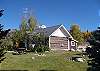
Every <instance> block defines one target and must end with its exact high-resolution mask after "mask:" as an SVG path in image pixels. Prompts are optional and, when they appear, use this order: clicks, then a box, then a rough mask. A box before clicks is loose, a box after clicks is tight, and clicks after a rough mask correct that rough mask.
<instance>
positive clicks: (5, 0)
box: [0, 0, 100, 31]
mask: <svg viewBox="0 0 100 71" xmlns="http://www.w3.org/2000/svg"><path fill="white" fill-rule="evenodd" d="M25 8H28V9H30V10H32V12H33V15H34V16H35V17H36V19H37V21H38V23H39V24H40V25H46V26H47V27H49V26H55V25H59V24H63V25H64V26H65V27H66V29H68V30H69V29H70V27H71V25H72V24H78V25H79V26H80V28H81V30H82V31H86V30H89V31H93V30H96V29H97V27H98V26H99V23H100V0H0V9H4V15H3V16H2V17H1V18H0V23H2V24H3V25H4V29H9V28H10V29H15V28H17V29H18V28H19V25H20V24H21V20H22V16H23V15H24V13H23V11H24V9H25Z"/></svg>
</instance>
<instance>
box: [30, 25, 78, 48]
mask: <svg viewBox="0 0 100 71" xmlns="http://www.w3.org/2000/svg"><path fill="white" fill-rule="evenodd" d="M37 33H43V34H44V35H45V36H47V37H49V40H47V41H49V48H50V49H51V50H76V48H77V41H76V40H75V39H74V38H73V37H72V36H71V34H70V33H69V32H68V30H67V29H66V28H65V27H64V26H63V25H56V26H52V27H45V28H41V27H40V28H37V29H35V30H34V32H33V33H32V34H31V35H34V34H37Z"/></svg>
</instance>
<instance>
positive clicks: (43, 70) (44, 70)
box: [40, 69, 57, 71]
mask: <svg viewBox="0 0 100 71" xmlns="http://www.w3.org/2000/svg"><path fill="white" fill-rule="evenodd" d="M40 71H57V70H46V69H42V70H40Z"/></svg>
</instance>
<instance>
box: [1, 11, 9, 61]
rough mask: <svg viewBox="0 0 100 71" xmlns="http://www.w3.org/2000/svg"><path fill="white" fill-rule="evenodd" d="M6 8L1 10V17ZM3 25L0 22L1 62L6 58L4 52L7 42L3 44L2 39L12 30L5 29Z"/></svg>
mask: <svg viewBox="0 0 100 71" xmlns="http://www.w3.org/2000/svg"><path fill="white" fill-rule="evenodd" d="M3 11H4V10H0V17H1V16H2V15H3V14H2V12H3ZM2 27H3V26H2V25H1V24H0V63H1V61H3V60H4V59H5V57H4V54H5V52H4V51H5V47H4V46H5V44H3V45H2V42H3V41H2V40H3V39H5V37H6V35H7V33H8V32H9V31H10V29H8V30H3V28H2Z"/></svg>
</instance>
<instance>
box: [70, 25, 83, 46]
mask: <svg viewBox="0 0 100 71" xmlns="http://www.w3.org/2000/svg"><path fill="white" fill-rule="evenodd" d="M70 33H71V35H72V36H73V38H74V39H75V40H77V41H78V45H79V44H82V43H83V41H84V39H83V34H82V33H81V30H80V27H79V26H78V25H72V26H71V30H70Z"/></svg>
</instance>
